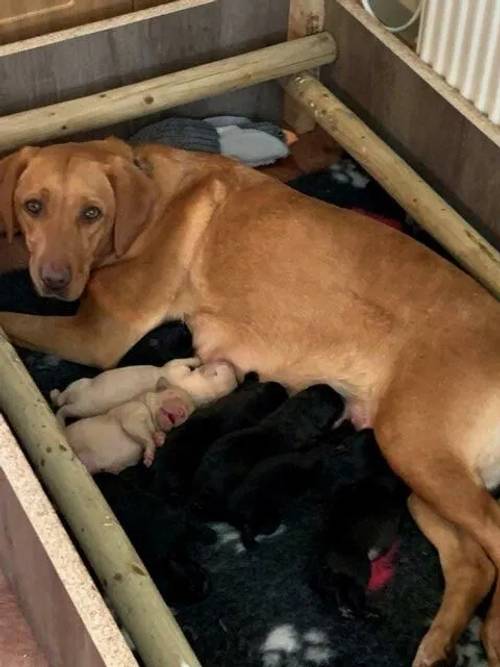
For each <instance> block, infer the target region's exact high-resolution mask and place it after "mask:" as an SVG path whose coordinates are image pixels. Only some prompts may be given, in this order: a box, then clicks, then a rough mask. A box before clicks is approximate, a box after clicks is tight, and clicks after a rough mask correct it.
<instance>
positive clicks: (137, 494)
mask: <svg viewBox="0 0 500 667" xmlns="http://www.w3.org/2000/svg"><path fill="white" fill-rule="evenodd" d="M94 481H95V483H96V484H97V486H98V487H99V489H100V490H101V493H102V494H103V496H104V497H105V499H106V500H107V502H108V504H109V506H110V507H111V509H112V510H113V512H114V513H115V515H116V518H117V519H118V521H119V522H120V524H121V525H122V528H123V529H124V531H125V532H126V533H127V535H128V537H129V539H130V541H131V542H132V544H133V545H134V547H135V549H136V551H137V553H138V554H139V556H140V557H141V559H142V561H143V562H144V565H145V566H146V567H147V569H148V571H149V573H150V575H151V577H152V578H153V580H154V582H155V584H156V586H157V588H158V590H159V591H160V593H161V594H162V596H163V597H164V599H165V600H166V601H167V602H168V603H169V604H182V603H188V602H196V601H198V600H201V599H202V598H204V597H205V596H206V594H207V593H208V590H209V580H208V575H207V573H206V572H205V570H204V569H203V568H202V567H201V566H200V565H199V564H198V563H197V562H196V560H195V559H194V558H193V554H192V548H193V547H194V546H195V545H196V544H211V543H212V542H214V541H215V538H216V536H215V533H214V532H213V531H212V530H211V529H210V528H208V527H207V526H203V525H202V524H199V523H197V522H196V521H195V520H194V518H193V517H191V516H189V515H188V513H187V512H184V511H181V510H175V509H172V508H170V507H168V506H167V505H166V504H165V503H164V502H163V501H162V500H160V499H159V498H157V497H156V496H154V495H152V494H149V493H145V492H144V491H141V490H139V489H137V488H136V487H134V486H133V485H132V484H128V483H127V482H125V481H124V480H123V479H121V478H120V477H119V476H117V475H111V474H108V473H99V474H97V475H95V476H94Z"/></svg>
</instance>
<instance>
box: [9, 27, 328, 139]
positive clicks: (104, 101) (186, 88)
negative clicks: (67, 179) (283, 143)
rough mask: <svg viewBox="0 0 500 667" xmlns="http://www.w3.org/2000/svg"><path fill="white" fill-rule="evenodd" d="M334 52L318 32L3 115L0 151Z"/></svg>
mask: <svg viewBox="0 0 500 667" xmlns="http://www.w3.org/2000/svg"><path fill="white" fill-rule="evenodd" d="M335 53H336V49H335V42H334V40H333V37H332V36H331V35H329V34H328V33H325V32H323V33H320V34H317V35H311V36H310V37H303V38H302V39H295V40H293V41H291V42H283V43H281V44H275V45H274V46H268V47H266V48H263V49H258V50H257V51H250V52H249V53H244V54H242V55H239V56H234V57H232V58H226V59H225V60H218V61H216V62H213V63H208V64H206V65H199V66H198V67H191V68H189V69H186V70H182V71H180V72H174V73H172V74H165V75H163V76H158V77H156V78H154V79H148V80H146V81H140V82H138V83H134V84H131V85H129V86H123V87H121V88H115V89H113V90H107V91H104V92H101V93H97V94H95V95H88V96H87V97H80V98H78V99H75V100H69V101H67V102H60V103H58V104H52V105H50V106H47V107H41V108H39V109H32V110H30V111H22V112H20V113H15V114H11V115H10V116H4V117H3V118H0V152H1V151H7V150H12V149H14V148H17V147H18V146H21V145H24V144H28V143H30V142H34V143H35V142H36V143H39V142H42V141H46V140H48V139H54V138H56V137H64V136H67V135H70V134H76V133H78V132H82V131H87V130H93V129H96V128H100V127H106V126H108V125H113V124H114V123H119V122H121V121H125V120H129V119H131V118H139V117H141V116H146V115H149V114H152V113H156V112H158V111H163V110H165V109H169V108H171V107H175V106H178V105H180V104H186V103H187V102H193V101H195V100H199V99H202V98H204V97H210V96H212V95H219V94H221V93H226V92H228V91H231V90H238V89H240V88H247V87H248V86H253V85H255V84H257V83H262V82H263V81H270V80H272V79H277V78H279V77H281V76H286V75H288V74H294V73H295V72H300V71H302V70H305V69H308V68H309V67H317V66H319V65H324V64H326V63H331V62H333V60H334V59H335Z"/></svg>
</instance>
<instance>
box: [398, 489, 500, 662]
mask: <svg viewBox="0 0 500 667" xmlns="http://www.w3.org/2000/svg"><path fill="white" fill-rule="evenodd" d="M408 507H409V509H410V512H411V514H412V516H413V518H414V519H415V521H416V523H417V525H418V526H419V528H420V530H421V531H422V533H423V534H424V535H425V536H426V537H427V539H428V540H429V541H430V542H431V543H432V544H433V545H434V547H435V548H436V549H437V550H438V552H439V560H440V562H441V567H442V570H443V575H444V579H445V591H444V595H443V599H442V602H441V606H440V608H439V611H438V613H437V615H436V617H435V618H434V621H433V623H432V625H431V627H430V629H429V630H428V632H427V633H426V635H425V637H424V638H423V639H422V641H421V643H420V646H419V648H418V652H417V655H416V657H415V660H414V662H413V667H430V666H431V665H438V664H439V665H441V664H448V663H449V662H451V663H452V661H453V657H454V647H455V643H456V642H457V640H458V639H459V637H460V635H461V634H462V632H463V631H464V629H465V628H466V626H467V624H468V622H469V620H470V618H471V616H472V614H473V613H474V610H475V608H476V607H477V605H478V604H479V602H480V601H481V600H482V599H483V598H484V597H485V595H486V594H487V593H488V592H489V590H490V588H491V586H492V585H493V582H494V580H495V568H494V566H493V564H492V562H491V561H490V560H489V558H488V557H487V556H486V554H485V552H484V550H483V549H482V547H480V546H479V544H478V543H477V542H476V541H475V540H473V539H472V538H471V537H469V536H468V535H467V534H466V533H465V531H464V530H463V529H461V528H458V527H457V526H455V525H453V524H451V523H449V522H448V521H445V520H444V519H442V518H441V517H440V516H438V515H437V514H436V513H435V512H434V511H433V510H432V509H431V508H430V507H429V505H427V504H426V503H425V502H423V501H422V500H420V498H418V497H417V496H415V494H413V495H412V496H411V497H410V499H409V501H408Z"/></svg>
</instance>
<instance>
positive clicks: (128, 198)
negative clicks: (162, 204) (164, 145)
mask: <svg viewBox="0 0 500 667" xmlns="http://www.w3.org/2000/svg"><path fill="white" fill-rule="evenodd" d="M108 175H109V180H110V182H111V185H112V187H113V190H114V193H115V226H114V249H115V254H116V255H117V257H121V256H122V255H124V254H125V253H126V252H127V250H128V249H129V248H130V246H131V245H132V243H133V242H134V241H135V239H136V238H137V236H138V235H139V234H140V232H141V231H142V229H143V228H144V226H145V225H146V223H147V222H148V220H149V215H150V213H151V211H152V208H153V204H154V201H155V197H156V186H155V184H154V182H153V181H152V180H151V179H150V178H148V177H147V176H146V174H144V173H143V172H142V171H141V170H140V169H139V167H137V166H136V165H135V164H134V163H133V162H132V160H127V159H125V158H123V157H115V158H114V159H113V161H112V162H111V164H110V167H109V172H108Z"/></svg>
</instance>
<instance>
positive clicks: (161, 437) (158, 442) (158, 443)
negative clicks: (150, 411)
mask: <svg viewBox="0 0 500 667" xmlns="http://www.w3.org/2000/svg"><path fill="white" fill-rule="evenodd" d="M166 437H167V436H166V435H165V433H164V432H163V431H155V432H154V433H153V442H154V445H155V447H162V446H163V445H164V444H165V439H166Z"/></svg>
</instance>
